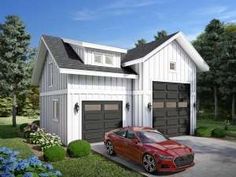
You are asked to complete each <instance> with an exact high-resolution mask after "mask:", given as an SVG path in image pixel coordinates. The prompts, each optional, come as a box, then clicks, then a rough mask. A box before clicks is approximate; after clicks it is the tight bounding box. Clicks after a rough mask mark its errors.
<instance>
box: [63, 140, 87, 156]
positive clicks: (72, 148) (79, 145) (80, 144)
mask: <svg viewBox="0 0 236 177" xmlns="http://www.w3.org/2000/svg"><path fill="white" fill-rule="evenodd" d="M90 151H91V147H90V144H89V143H88V142H87V141H85V140H75V141H72V142H70V143H69V145H68V148H67V153H68V155H69V156H70V157H82V156H87V155H89V153H90Z"/></svg>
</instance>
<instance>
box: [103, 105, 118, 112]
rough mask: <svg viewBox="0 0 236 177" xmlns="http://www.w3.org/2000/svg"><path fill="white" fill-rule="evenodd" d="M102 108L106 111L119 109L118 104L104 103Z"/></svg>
mask: <svg viewBox="0 0 236 177" xmlns="http://www.w3.org/2000/svg"><path fill="white" fill-rule="evenodd" d="M104 109H105V110H106V111H108V110H110V111H117V110H119V105H118V104H105V106H104Z"/></svg>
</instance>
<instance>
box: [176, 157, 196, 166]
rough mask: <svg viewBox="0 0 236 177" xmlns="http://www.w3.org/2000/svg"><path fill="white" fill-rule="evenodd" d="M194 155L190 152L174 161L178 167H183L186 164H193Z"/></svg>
mask: <svg viewBox="0 0 236 177" xmlns="http://www.w3.org/2000/svg"><path fill="white" fill-rule="evenodd" d="M193 160H194V156H193V154H188V155H185V156H180V157H177V158H176V159H175V160H174V162H175V165H176V166H177V167H183V166H186V165H191V164H192V163H193Z"/></svg>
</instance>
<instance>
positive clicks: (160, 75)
mask: <svg viewBox="0 0 236 177" xmlns="http://www.w3.org/2000/svg"><path fill="white" fill-rule="evenodd" d="M170 61H174V62H176V71H170V69H169V63H170ZM132 68H133V69H134V70H135V71H136V72H137V73H138V74H139V79H137V80H133V82H134V83H133V93H134V96H133V104H134V108H133V110H134V111H133V119H134V120H133V121H134V125H136V126H151V127H152V124H153V117H152V111H150V110H148V108H147V105H148V103H151V104H152V82H153V81H160V82H173V83H189V84H190V94H191V95H190V133H191V134H192V133H193V131H194V129H195V128H196V109H195V107H194V104H195V102H196V65H195V64H194V62H193V61H192V59H191V58H190V57H189V56H188V55H187V54H186V52H185V51H184V50H183V49H182V48H181V46H180V45H179V44H178V43H177V42H176V41H173V42H171V43H170V44H169V45H167V46H166V47H164V48H163V49H161V50H160V51H159V52H157V53H156V54H154V55H153V56H151V57H150V58H149V59H148V60H146V61H145V62H143V63H139V64H136V65H134V66H132Z"/></svg>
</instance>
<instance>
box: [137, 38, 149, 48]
mask: <svg viewBox="0 0 236 177" xmlns="http://www.w3.org/2000/svg"><path fill="white" fill-rule="evenodd" d="M146 43H147V42H146V40H145V39H143V38H142V39H139V40H138V41H137V42H136V43H135V46H136V47H139V46H142V45H143V44H146Z"/></svg>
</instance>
